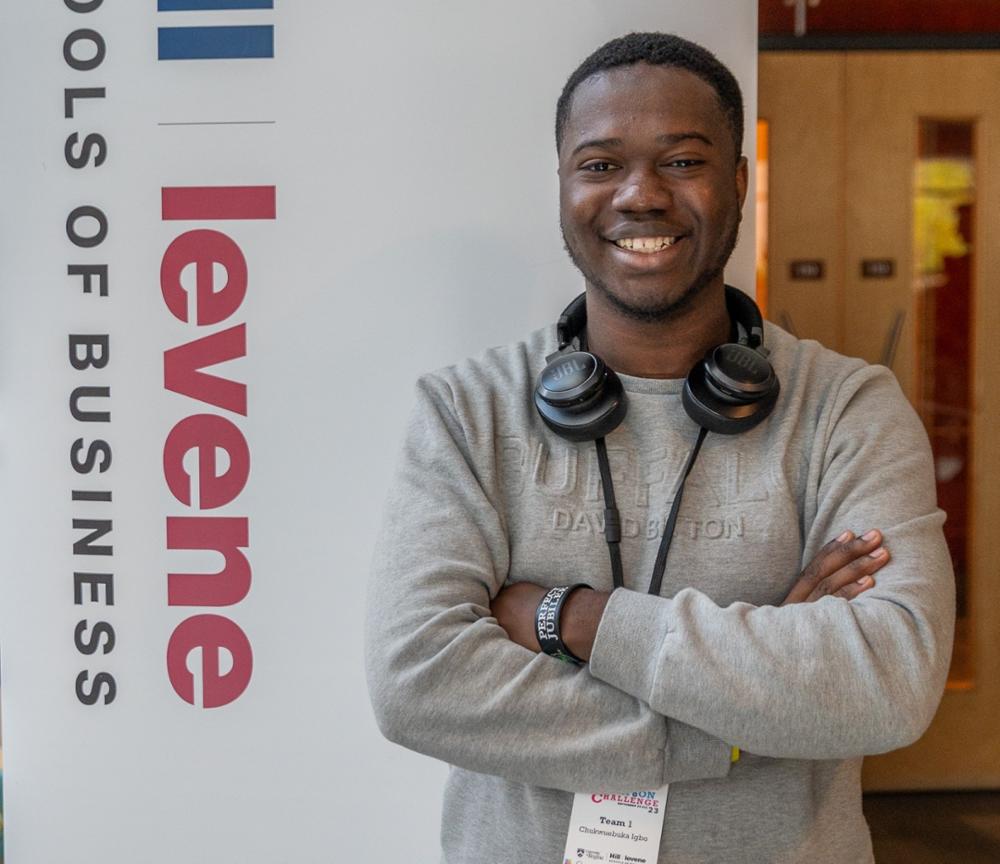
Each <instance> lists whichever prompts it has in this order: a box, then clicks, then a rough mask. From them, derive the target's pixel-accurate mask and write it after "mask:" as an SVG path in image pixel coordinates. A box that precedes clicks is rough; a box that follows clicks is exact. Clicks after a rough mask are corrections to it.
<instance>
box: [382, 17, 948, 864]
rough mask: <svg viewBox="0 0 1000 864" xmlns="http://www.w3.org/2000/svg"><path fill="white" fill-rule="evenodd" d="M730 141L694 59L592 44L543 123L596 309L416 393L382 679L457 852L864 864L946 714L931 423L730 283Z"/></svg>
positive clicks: (679, 50) (738, 161)
mask: <svg viewBox="0 0 1000 864" xmlns="http://www.w3.org/2000/svg"><path fill="white" fill-rule="evenodd" d="M742 125H743V120H742V100H741V97H740V93H739V87H738V86H737V84H736V82H735V80H734V79H733V77H732V75H731V74H730V73H729V71H728V70H727V69H725V67H723V66H722V65H721V64H720V63H719V62H718V61H717V60H716V59H715V58H714V57H713V56H712V55H711V54H710V53H708V52H707V51H705V50H704V49H702V48H700V47H699V46H697V45H694V44H692V43H690V42H687V41H685V40H683V39H680V38H678V37H676V36H667V35H663V34H631V35H629V36H626V37H622V38H621V39H618V40H614V41H613V42H610V43H608V44H607V45H605V46H602V47H601V48H600V49H598V51H597V52H595V53H594V54H593V55H592V56H591V57H589V58H588V59H587V60H586V61H584V63H583V64H582V65H581V66H580V67H579V69H578V70H577V71H576V72H575V73H574V74H573V75H572V76H571V77H570V79H569V80H568V82H567V84H566V87H565V89H564V91H563V95H562V97H561V98H560V101H559V105H558V108H557V119H556V137H557V147H558V156H559V180H560V216H561V223H562V229H563V236H564V238H565V242H566V248H567V250H568V251H569V254H570V256H571V257H572V259H573V262H574V263H575V264H576V266H577V267H578V268H579V270H580V271H581V273H582V274H583V276H584V280H585V284H586V299H585V302H582V303H580V304H574V305H573V306H572V307H571V308H570V309H568V310H567V313H566V315H565V316H564V318H563V319H561V321H560V323H559V325H558V326H557V327H552V326H549V327H547V328H545V329H543V330H540V331H538V332H536V333H534V334H532V335H531V336H529V337H528V338H527V339H526V340H525V341H523V342H520V343H517V344H515V345H512V346H508V347H505V348H498V349H493V350H491V351H488V352H486V353H485V354H484V355H483V356H481V357H479V358H477V359H475V360H469V361H466V362H464V363H462V364H459V365H458V366H456V367H453V368H449V369H445V370H441V371H440V372H438V373H435V374H433V375H427V376H424V377H423V378H422V379H421V380H420V382H419V384H418V405H417V409H416V411H415V413H414V416H413V418H412V420H411V423H410V426H409V428H408V431H407V441H406V445H405V447H404V453H403V458H402V461H401V464H400V468H399V471H398V474H397V478H396V481H395V485H394V487H393V490H392V492H391V493H390V496H389V502H388V506H387V513H386V517H385V530H384V532H383V535H382V538H381V541H380V543H379V546H378V550H377V553H376V561H375V567H374V574H373V580H372V587H371V596H370V602H369V620H368V631H367V656H368V675H369V686H370V691H371V696H372V702H373V705H374V707H375V710H376V716H377V718H378V721H379V724H380V727H381V728H382V730H383V732H384V733H385V734H386V735H387V736H388V737H389V738H390V739H392V740H394V741H397V742H399V743H402V744H404V745H405V746H408V747H411V748H413V749H416V750H419V751H421V752H423V753H427V754H429V755H432V756H435V757H437V758H440V759H443V760H445V761H447V762H449V763H450V764H451V766H452V770H451V773H450V775H449V780H448V786H447V790H446V793H445V802H444V820H443V826H442V847H443V852H442V856H443V857H442V860H443V861H445V862H451V864H456V862H470V864H471V862H474V861H482V860H490V861H492V860H497V861H511V862H514V861H518V862H532V864H536V862H538V864H546V862H553V864H556V862H559V861H563V860H566V858H565V857H564V856H566V855H568V856H569V858H570V859H571V860H577V859H578V858H581V859H582V858H595V856H600V855H605V854H606V855H608V856H610V855H611V854H617V855H619V856H620V857H619V858H617V859H614V858H610V857H607V858H606V860H629V859H626V858H624V857H623V856H624V855H629V856H630V859H631V860H635V861H645V862H647V864H654V862H660V864H668V862H727V864H735V862H747V864H750V862H753V864H759V862H789V864H790V862H803V864H804V862H809V864H824V862H831V864H833V862H837V864H839V862H843V864H848V862H850V864H858V862H864V861H871V860H872V853H871V843H870V838H869V836H868V830H867V827H866V825H865V822H864V818H863V816H862V813H861V794H860V766H861V757H862V756H863V755H864V754H866V753H876V752H882V751H885V750H890V749H893V748H895V747H900V746H903V745H904V744H907V743H909V742H910V741H913V740H914V739H915V738H917V737H918V736H919V735H920V734H921V733H922V732H923V730H924V728H926V726H927V724H928V723H929V722H930V719H931V717H932V716H933V714H934V711H935V709H936V706H937V703H938V700H939V699H940V695H941V692H942V688H943V685H944V680H945V676H946V672H947V667H948V659H949V654H950V648H951V637H952V626H953V614H954V612H953V602H954V598H953V585H952V575H951V569H950V563H949V560H948V555H947V550H946V547H945V544H944V539H943V536H942V533H941V524H942V521H943V516H942V514H941V513H940V511H939V510H938V509H937V507H936V504H935V499H934V481H933V475H932V469H931V460H930V453H929V448H928V446H927V441H926V436H925V435H924V433H923V430H922V427H921V426H920V423H919V421H918V420H917V418H916V416H915V415H914V413H913V412H912V410H911V409H910V408H909V406H908V405H907V404H906V401H905V399H904V398H903V396H902V395H901V393H900V391H899V388H898V386H897V385H896V383H895V381H894V379H893V378H892V376H891V374H890V373H889V372H888V371H887V370H885V369H881V368H877V367H870V366H867V365H866V364H864V363H863V362H862V361H859V360H851V359H847V358H844V357H840V356H839V355H836V354H834V353H833V352H830V351H827V350H825V349H824V348H822V347H821V346H819V345H818V344H816V343H814V342H802V341H799V340H796V339H794V338H793V337H791V336H789V335H788V334H787V333H784V332H783V331H781V330H779V329H778V328H775V327H773V326H772V325H770V324H767V325H762V324H761V322H760V321H759V317H758V313H756V310H755V309H754V308H753V306H752V304H750V303H749V301H748V300H747V299H746V298H745V297H742V295H739V294H738V292H735V291H733V290H732V289H728V288H726V287H725V285H724V282H723V275H722V274H723V268H724V266H725V264H726V261H727V260H728V258H729V256H730V253H731V252H732V249H733V246H734V245H735V242H736V234H737V230H738V226H739V222H740V212H741V208H742V205H743V201H744V199H745V196H746V188H747V164H746V159H745V158H744V157H743V156H742V155H741V142H742V131H743V130H742ZM761 339H763V342H762V344H761ZM734 342H735V343H736V344H728V345H724V343H734ZM716 346H724V347H722V348H717V347H716ZM605 367H607V369H608V370H613V372H612V371H604V370H605ZM614 373H617V376H615V374H614ZM588 376H589V377H588ZM584 379H586V380H584ZM595 381H597V382H598V383H597V384H594V382H595ZM615 381H618V382H620V385H618V384H613V382H615ZM706 382H708V383H706ZM779 382H780V383H779ZM594 388H596V389H594ZM563 397H565V398H563ZM547 406H548V407H547ZM706 406H707V407H706ZM720 406H721V407H720ZM584 427H585V428H584ZM708 429H711V430H712V431H711V432H706V430H708ZM581 430H582V431H581ZM685 478H686V479H685ZM682 493H683V497H682ZM682 501H683V504H681V502H682ZM878 529H881V530H878ZM831 538H835V539H831ZM889 548H891V550H892V555H891V559H890V555H889V552H888V549H889ZM876 573H877V574H878V578H877V580H873V575H874V574H876ZM549 655H551V656H549ZM567 659H568V660H571V661H573V662H564V661H565V660H567ZM650 802H655V804H652V805H651V804H650ZM633 822H634V824H633ZM626 823H627V824H626ZM615 844H621V845H615ZM602 850H603V851H602ZM610 850H617V851H614V852H612V851H610ZM588 852H590V853H593V854H591V855H589V856H588V855H587V853H588ZM595 860H596V859H595Z"/></svg>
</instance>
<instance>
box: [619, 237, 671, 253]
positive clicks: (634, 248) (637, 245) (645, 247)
mask: <svg viewBox="0 0 1000 864" xmlns="http://www.w3.org/2000/svg"><path fill="white" fill-rule="evenodd" d="M676 242H677V238H676V237H626V238H625V239H624V240H615V246H617V247H618V248H619V249H628V250H629V251H630V252H659V251H661V250H663V249H666V248H667V247H668V246H673V245H674V243H676Z"/></svg>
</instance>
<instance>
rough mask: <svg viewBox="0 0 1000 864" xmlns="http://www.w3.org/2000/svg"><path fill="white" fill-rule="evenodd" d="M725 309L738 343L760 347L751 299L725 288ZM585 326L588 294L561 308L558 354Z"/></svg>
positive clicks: (757, 318)
mask: <svg viewBox="0 0 1000 864" xmlns="http://www.w3.org/2000/svg"><path fill="white" fill-rule="evenodd" d="M726 310H727V311H728V312H729V317H730V318H731V319H732V320H733V322H735V323H736V324H737V325H739V328H740V336H739V342H740V344H742V345H749V346H750V347H751V348H759V347H760V346H761V344H762V343H763V341H764V319H763V317H762V316H761V314H760V309H758V308H757V304H756V303H754V301H753V299H752V298H750V297H748V296H747V295H746V294H744V293H743V292H742V291H740V290H739V289H738V288H734V287H733V286H732V285H727V286H726ZM586 326H587V293H586V292H583V293H582V294H579V295H578V296H576V297H574V298H573V299H572V301H570V304H569V305H568V306H567V307H566V308H565V309H563V311H562V314H561V315H560V316H559V321H558V322H557V323H556V337H557V338H558V340H559V348H558V350H559V351H562V350H563V349H564V348H565V347H566V346H567V345H569V343H570V342H572V341H573V340H574V339H576V338H577V336H579V335H580V334H581V333H582V332H583V329H584V328H585V327H586Z"/></svg>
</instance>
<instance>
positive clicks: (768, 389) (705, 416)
mask: <svg viewBox="0 0 1000 864" xmlns="http://www.w3.org/2000/svg"><path fill="white" fill-rule="evenodd" d="M780 391H781V385H780V384H779V383H778V378H777V376H776V375H775V374H774V370H773V369H772V368H771V364H770V363H769V362H768V361H767V358H766V357H764V356H763V355H762V354H761V353H760V352H758V351H755V350H753V349H752V348H749V347H747V346H746V345H738V344H736V343H730V344H727V345H720V346H719V347H718V348H715V349H714V350H712V351H711V352H709V354H708V356H707V357H706V358H705V359H704V360H701V361H700V362H698V363H696V364H695V366H694V368H693V369H692V370H691V371H690V373H688V377H687V379H686V380H685V381H684V389H683V391H682V393H681V400H682V402H683V404H684V410H685V411H687V414H688V417H690V418H691V419H692V420H693V421H694V422H695V423H697V424H698V425H699V426H703V427H704V428H705V429H708V431H709V432H718V433H720V434H722V435H737V434H739V433H741V432H746V431H748V430H750V429H753V428H754V426H757V425H758V424H759V423H762V422H763V421H764V420H766V419H767V417H768V415H770V413H771V411H773V410H774V405H775V403H776V402H777V400H778V393H779V392H780Z"/></svg>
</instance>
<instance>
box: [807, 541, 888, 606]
mask: <svg viewBox="0 0 1000 864" xmlns="http://www.w3.org/2000/svg"><path fill="white" fill-rule="evenodd" d="M889 558H890V556H889V550H888V549H886V548H885V547H884V546H879V547H878V548H877V549H873V550H872V551H871V552H870V553H869V554H867V555H862V556H861V557H860V558H857V559H855V560H854V561H852V562H851V563H850V564H848V565H847V566H846V567H841V569H840V570H838V571H837V572H836V573H833V574H831V575H830V576H829V577H827V578H826V579H825V580H824V581H823V582H822V583H820V585H817V586H816V591H815V595H816V596H815V597H813V596H810V598H809V599H810V600H818V599H819V598H820V597H823V596H825V595H827V594H834V595H836V596H838V597H846V598H847V599H848V600H850V599H852V598H854V597H857V596H858V595H859V594H861V593H862V592H863V591H867V590H868V589H869V588H871V587H872V586H873V585H874V584H875V582H874V580H873V579H872V576H873V575H874V574H875V573H877V572H878V571H879V570H881V569H882V568H883V567H885V565H886V564H888V563H889Z"/></svg>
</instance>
